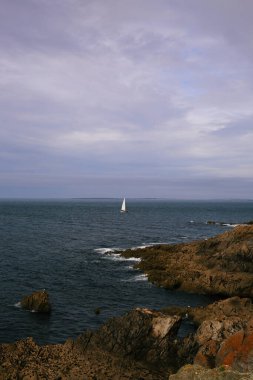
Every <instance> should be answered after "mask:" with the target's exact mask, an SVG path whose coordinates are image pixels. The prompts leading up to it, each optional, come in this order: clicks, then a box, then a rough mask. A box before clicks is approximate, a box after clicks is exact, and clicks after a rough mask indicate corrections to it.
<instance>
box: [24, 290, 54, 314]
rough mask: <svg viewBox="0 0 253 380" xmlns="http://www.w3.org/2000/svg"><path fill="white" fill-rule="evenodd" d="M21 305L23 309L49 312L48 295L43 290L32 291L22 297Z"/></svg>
mask: <svg viewBox="0 0 253 380" xmlns="http://www.w3.org/2000/svg"><path fill="white" fill-rule="evenodd" d="M21 306H22V308H23V309H26V310H31V311H36V312H38V313H50V312H51V304H50V302H49V295H48V293H47V292H46V291H45V290H42V291H37V292H34V293H32V294H31V295H29V296H26V297H24V298H22V300H21Z"/></svg>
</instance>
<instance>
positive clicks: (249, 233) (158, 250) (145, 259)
mask: <svg viewBox="0 0 253 380" xmlns="http://www.w3.org/2000/svg"><path fill="white" fill-rule="evenodd" d="M121 254H122V256H124V257H133V256H135V257H138V258H141V261H140V262H139V263H138V264H136V267H137V268H139V269H141V270H143V271H144V272H145V273H146V274H147V276H148V279H149V280H150V281H151V282H153V283H154V284H156V285H158V286H163V287H165V288H167V289H177V290H183V291H187V292H194V293H206V294H216V295H222V296H235V295H238V296H241V297H253V226H252V225H241V226H237V227H235V228H234V229H233V230H232V231H228V232H225V233H223V234H221V235H218V236H216V237H213V238H210V239H207V240H201V241H195V242H191V243H185V244H174V245H160V246H159V245H158V246H153V247H148V248H145V249H137V250H127V251H124V252H122V253H121Z"/></svg>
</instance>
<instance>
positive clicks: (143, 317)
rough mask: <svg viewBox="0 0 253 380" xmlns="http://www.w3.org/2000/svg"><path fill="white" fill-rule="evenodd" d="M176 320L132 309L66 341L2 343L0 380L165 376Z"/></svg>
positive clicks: (171, 360) (155, 378)
mask: <svg viewBox="0 0 253 380" xmlns="http://www.w3.org/2000/svg"><path fill="white" fill-rule="evenodd" d="M179 325H180V317H177V316H174V317H171V316H166V315H164V314H163V313H159V312H154V311H151V310H147V309H136V310H133V311H131V312H129V313H128V314H126V315H124V316H122V317H118V318H112V319H111V320H109V321H108V322H107V323H106V324H105V325H103V326H102V327H101V328H100V329H99V330H98V331H96V332H88V331H87V332H85V333H83V334H82V335H81V336H80V337H79V338H78V339H77V340H76V341H73V340H68V341H67V342H66V343H65V344H57V345H48V346H42V347H40V346H38V345H37V344H36V343H35V342H34V341H33V340H32V338H29V339H26V340H22V341H19V342H17V343H14V344H2V345H0V363H1V367H0V379H23V380H25V379H34V380H35V379H54V380H55V379H65V380H67V379H68V380H72V379H73V380H78V379H88V380H91V379H92V380H94V379H97V380H100V379H101V380H102V379H103V380H104V379H115V380H116V379H117V380H118V379H122V380H123V379H125V380H127V379H132V380H136V379H145V380H146V379H147V380H162V379H168V376H169V374H170V373H172V367H173V368H175V355H176V345H175V342H174V339H175V336H176V334H177V330H178V328H179ZM174 371H175V369H174ZM1 373H2V375H3V376H2V377H1Z"/></svg>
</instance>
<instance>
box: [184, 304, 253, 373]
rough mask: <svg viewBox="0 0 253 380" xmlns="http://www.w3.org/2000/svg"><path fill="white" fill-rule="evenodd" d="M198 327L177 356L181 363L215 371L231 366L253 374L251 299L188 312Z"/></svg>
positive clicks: (193, 309) (252, 307)
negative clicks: (216, 368) (219, 367)
mask: <svg viewBox="0 0 253 380" xmlns="http://www.w3.org/2000/svg"><path fill="white" fill-rule="evenodd" d="M188 315H189V318H192V319H193V321H194V322H195V324H196V325H197V326H198V328H197V331H196V333H195V334H194V335H192V336H191V337H186V338H185V339H184V340H183V341H182V343H181V347H179V349H178V355H179V357H180V360H181V363H182V364H183V363H186V362H188V363H191V362H194V363H195V364H198V365H201V366H202V367H206V368H213V367H217V366H221V365H229V366H230V367H231V368H232V369H234V370H238V371H253V305H252V302H251V300H250V299H247V298H244V299H240V298H239V297H233V298H230V299H227V300H223V301H217V302H215V303H213V304H211V305H209V306H207V307H205V308H190V309H188Z"/></svg>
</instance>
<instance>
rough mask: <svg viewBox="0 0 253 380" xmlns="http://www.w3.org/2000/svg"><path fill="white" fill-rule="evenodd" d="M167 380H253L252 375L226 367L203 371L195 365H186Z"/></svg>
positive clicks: (203, 369)
mask: <svg viewBox="0 0 253 380" xmlns="http://www.w3.org/2000/svg"><path fill="white" fill-rule="evenodd" d="M169 380H253V374H252V373H240V372H237V371H234V370H232V369H231V368H229V367H226V366H222V367H219V368H214V369H205V368H203V367H201V366H197V365H186V366H184V367H182V368H181V369H180V370H179V371H178V372H177V373H176V374H174V375H170V377H169Z"/></svg>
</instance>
